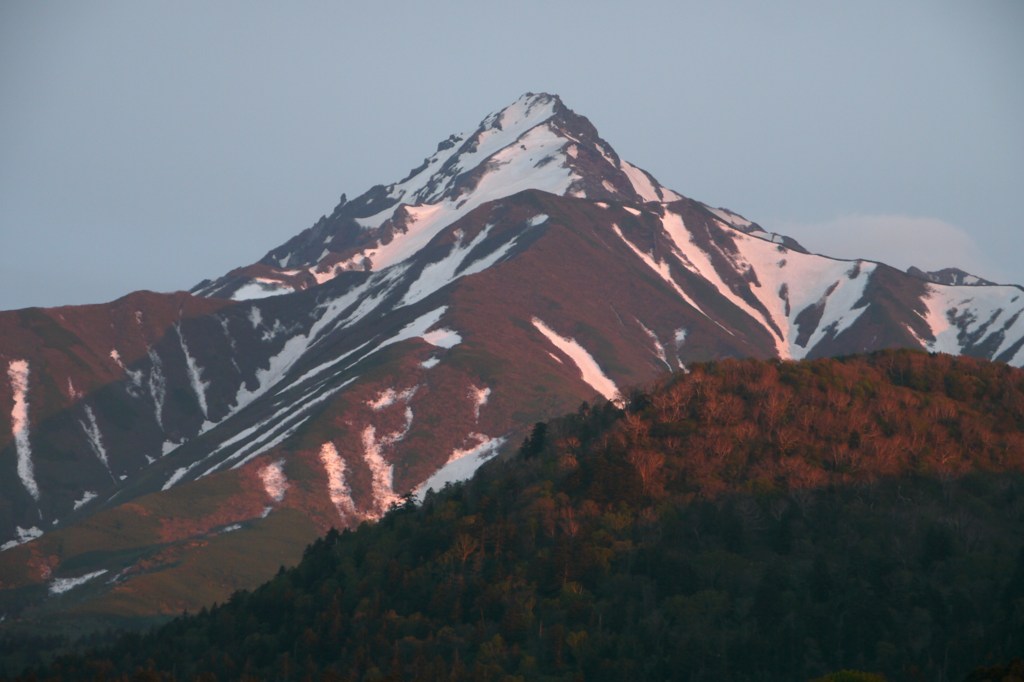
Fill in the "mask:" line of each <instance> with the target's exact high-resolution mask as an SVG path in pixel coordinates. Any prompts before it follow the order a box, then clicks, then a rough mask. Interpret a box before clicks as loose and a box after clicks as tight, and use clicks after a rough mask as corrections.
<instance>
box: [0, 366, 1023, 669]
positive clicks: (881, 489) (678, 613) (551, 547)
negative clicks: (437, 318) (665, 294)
mask: <svg viewBox="0 0 1024 682" xmlns="http://www.w3.org/2000/svg"><path fill="white" fill-rule="evenodd" d="M1022 490H1024V371H1021V370H1019V369H1014V368H1010V367H1008V366H1006V365H1003V364H997V363H990V362H987V361H981V360H974V359H970V358H952V357H950V356H944V355H938V356H933V357H929V356H927V355H925V354H923V353H919V352H910V351H886V352H880V353H875V354H872V355H870V356H851V357H846V358H843V359H841V360H834V359H823V360H813V361H799V362H788V363H780V362H777V361H758V360H742V361H736V360H725V361H721V362H715V363H706V364H705V363H699V364H695V365H693V366H692V367H691V372H690V373H688V374H682V373H680V374H676V375H674V376H673V377H671V378H669V379H666V380H663V381H660V382H659V384H658V385H656V386H654V387H653V388H651V389H649V390H643V391H639V390H638V391H636V392H634V394H633V395H632V397H631V399H630V400H629V401H628V403H626V404H625V405H622V406H621V407H620V406H619V405H616V404H612V403H608V402H605V401H600V402H598V403H597V404H595V405H594V406H592V407H589V408H585V409H580V410H578V411H576V412H574V413H573V414H571V415H567V416H564V417H562V418H559V419H556V420H552V421H550V422H547V423H539V424H538V425H537V426H536V427H535V428H534V429H533V431H532V433H531V436H530V438H529V439H528V440H527V441H526V442H525V443H524V444H523V446H522V447H521V448H520V450H519V452H518V455H517V456H516V457H513V458H510V459H509V460H507V461H504V462H492V463H489V464H488V465H486V466H485V467H483V468H482V470H481V471H480V472H479V474H478V475H477V476H476V477H475V478H474V479H473V480H472V481H471V482H469V483H468V484H465V485H459V486H454V487H450V488H447V489H445V490H443V491H442V492H440V493H439V494H436V495H435V494H431V495H429V496H428V497H427V498H426V499H425V500H424V502H423V503H422V505H413V504H403V505H402V506H401V507H399V508H397V509H395V510H394V511H393V512H391V513H389V514H388V515H387V516H386V517H385V518H384V519H383V520H382V521H381V522H380V523H377V524H373V525H369V524H367V525H364V526H361V527H360V528H359V529H357V530H355V531H353V532H348V531H346V532H344V533H341V534H339V533H337V532H332V533H329V534H328V535H327V536H326V537H325V538H323V539H321V540H318V541H317V542H316V543H315V544H313V545H312V546H311V547H310V548H309V549H308V550H307V551H306V552H305V553H304V556H303V558H302V561H301V562H300V563H299V564H298V565H297V566H296V567H295V568H294V569H292V570H288V571H281V572H280V573H279V574H278V575H277V576H276V577H275V578H274V579H273V580H271V581H270V582H268V583H267V584H266V585H264V586H262V587H260V588H259V589H257V590H254V591H252V592H251V593H249V592H240V593H236V594H235V595H233V596H232V597H231V598H230V600H228V601H227V602H226V603H225V604H223V605H222V606H220V607H216V608H213V609H209V610H206V609H204V610H203V611H202V612H201V613H199V614H197V615H194V616H188V617H183V618H179V619H177V620H176V621H174V622H172V623H171V624H169V625H168V626H167V627H164V628H162V629H160V630H157V631H155V632H153V633H151V634H148V635H145V636H141V637H140V636H137V635H136V636H131V637H128V638H124V639H122V640H121V641H120V642H119V643H117V644H116V645H114V646H111V647H108V648H105V649H103V650H98V651H93V652H92V653H91V654H89V655H88V656H86V657H81V656H79V657H73V658H68V659H65V660H63V661H61V662H59V663H58V664H56V665H54V666H52V667H51V668H50V669H49V670H47V671H45V672H41V673H40V674H39V676H38V678H31V679H53V680H60V679H64V680H76V679H83V680H91V679H94V676H95V675H96V673H97V672H99V671H103V672H104V674H105V675H106V676H107V678H108V679H115V678H118V677H117V676H118V675H122V676H123V678H124V679H128V678H129V676H135V675H140V673H139V671H142V670H147V671H148V679H165V680H170V679H181V680H186V679H205V677H204V676H209V677H210V678H211V679H223V680H229V679H246V678H249V679H290V678H293V677H298V676H300V674H301V675H302V676H308V677H310V678H311V679H327V680H333V679H338V680H355V679H366V678H377V679H416V680H435V679H437V680H441V679H443V680H453V679H454V680H460V679H465V680H483V679H495V680H497V679H507V678H515V677H518V678H520V679H551V680H573V679H587V680H601V679H614V680H621V679H629V680H664V679H679V680H696V679H716V680H754V679H756V680H765V681H769V680H787V681H788V680H808V679H812V678H815V679H822V680H829V679H832V680H840V679H845V680H853V679H857V680H885V679H891V680H904V679H907V680H938V679H947V680H962V679H964V677H965V676H966V675H967V674H968V673H969V672H970V671H971V670H973V669H975V668H977V667H979V666H982V665H984V666H991V665H992V664H994V663H999V662H1002V661H1006V660H1009V659H1010V658H1011V657H1012V656H1015V655H1017V654H1018V653H1019V652H1020V651H1021V648H1022V647H1024V627H1022V624H1024V601H1022V597H1024V545H1022V537H1024V536H1022V532H1024V506H1022V505H1021V503H1020V500H1021V492H1022ZM848 668H858V669H861V670H870V671H872V672H873V673H881V674H883V675H884V677H883V676H882V675H879V674H874V675H870V676H869V675H867V674H860V675H854V674H853V673H847V674H846V675H845V676H844V675H836V676H835V677H831V676H829V677H824V678H819V676H821V675H823V674H826V673H828V672H829V671H830V670H840V669H848ZM12 670H13V668H12ZM300 671H301V672H300ZM990 672H991V673H995V672H996V671H995V670H992V671H990ZM172 676H173V677H172ZM133 679H134V677H133ZM972 679H974V678H972ZM977 679H1000V680H1003V679H1011V678H1009V677H1003V676H998V677H996V676H991V677H990V676H988V675H986V676H985V677H979V678H977Z"/></svg>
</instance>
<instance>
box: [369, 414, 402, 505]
mask: <svg viewBox="0 0 1024 682" xmlns="http://www.w3.org/2000/svg"><path fill="white" fill-rule="evenodd" d="M362 441H363V461H365V462H366V466H367V467H368V468H369V469H370V489H371V490H372V491H373V504H374V512H373V513H371V514H370V516H371V517H372V518H380V517H381V516H383V515H384V512H386V511H387V510H388V507H390V506H391V504H392V503H394V502H398V501H399V500H400V499H401V498H400V497H399V496H398V495H396V494H395V489H394V466H393V465H392V464H390V463H389V462H388V461H386V460H385V459H384V455H383V454H382V453H381V447H383V446H384V445H387V443H386V442H381V441H378V440H377V438H376V429H374V427H373V426H367V427H366V428H365V429H363V436H362Z"/></svg>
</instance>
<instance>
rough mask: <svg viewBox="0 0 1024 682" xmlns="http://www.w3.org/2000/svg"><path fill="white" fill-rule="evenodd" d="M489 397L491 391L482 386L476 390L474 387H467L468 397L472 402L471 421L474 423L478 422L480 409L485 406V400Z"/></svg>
mask: <svg viewBox="0 0 1024 682" xmlns="http://www.w3.org/2000/svg"><path fill="white" fill-rule="evenodd" d="M490 396H491V389H489V388H488V387H486V386H484V387H483V388H477V387H476V386H470V387H469V397H470V398H471V399H472V400H473V419H474V421H479V420H480V408H482V407H483V406H484V405H486V404H487V399H488V398H489V397H490Z"/></svg>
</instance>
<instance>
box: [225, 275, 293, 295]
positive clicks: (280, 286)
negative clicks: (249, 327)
mask: <svg viewBox="0 0 1024 682" xmlns="http://www.w3.org/2000/svg"><path fill="white" fill-rule="evenodd" d="M294 292H295V288H294V287H291V286H288V285H287V284H285V283H284V282H281V281H280V280H275V279H267V278H264V277H256V278H254V279H252V280H250V281H248V282H246V283H245V284H243V285H242V286H240V287H239V288H238V289H237V290H235V292H234V293H233V294H231V298H232V300H235V301H251V300H254V299H258V298H270V297H271V296H280V295H281V294H291V293H294Z"/></svg>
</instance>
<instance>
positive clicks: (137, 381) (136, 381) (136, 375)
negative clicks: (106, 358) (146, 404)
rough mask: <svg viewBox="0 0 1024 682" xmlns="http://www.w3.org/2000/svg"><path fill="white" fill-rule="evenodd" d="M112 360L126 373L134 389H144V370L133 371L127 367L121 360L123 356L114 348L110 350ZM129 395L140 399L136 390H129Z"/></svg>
mask: <svg viewBox="0 0 1024 682" xmlns="http://www.w3.org/2000/svg"><path fill="white" fill-rule="evenodd" d="M110 359H111V360H113V361H114V364H116V365H117V366H118V367H120V368H121V371H123V372H124V373H125V376H127V377H128V380H129V381H130V382H131V383H132V387H133V388H134V389H141V388H142V370H140V369H134V370H132V369H128V368H127V367H125V364H124V361H122V360H121V354H120V353H119V352H118V351H117V349H116V348H112V349H111V350H110ZM129 393H131V394H132V396H133V397H138V396H137V394H136V390H133V389H129Z"/></svg>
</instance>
